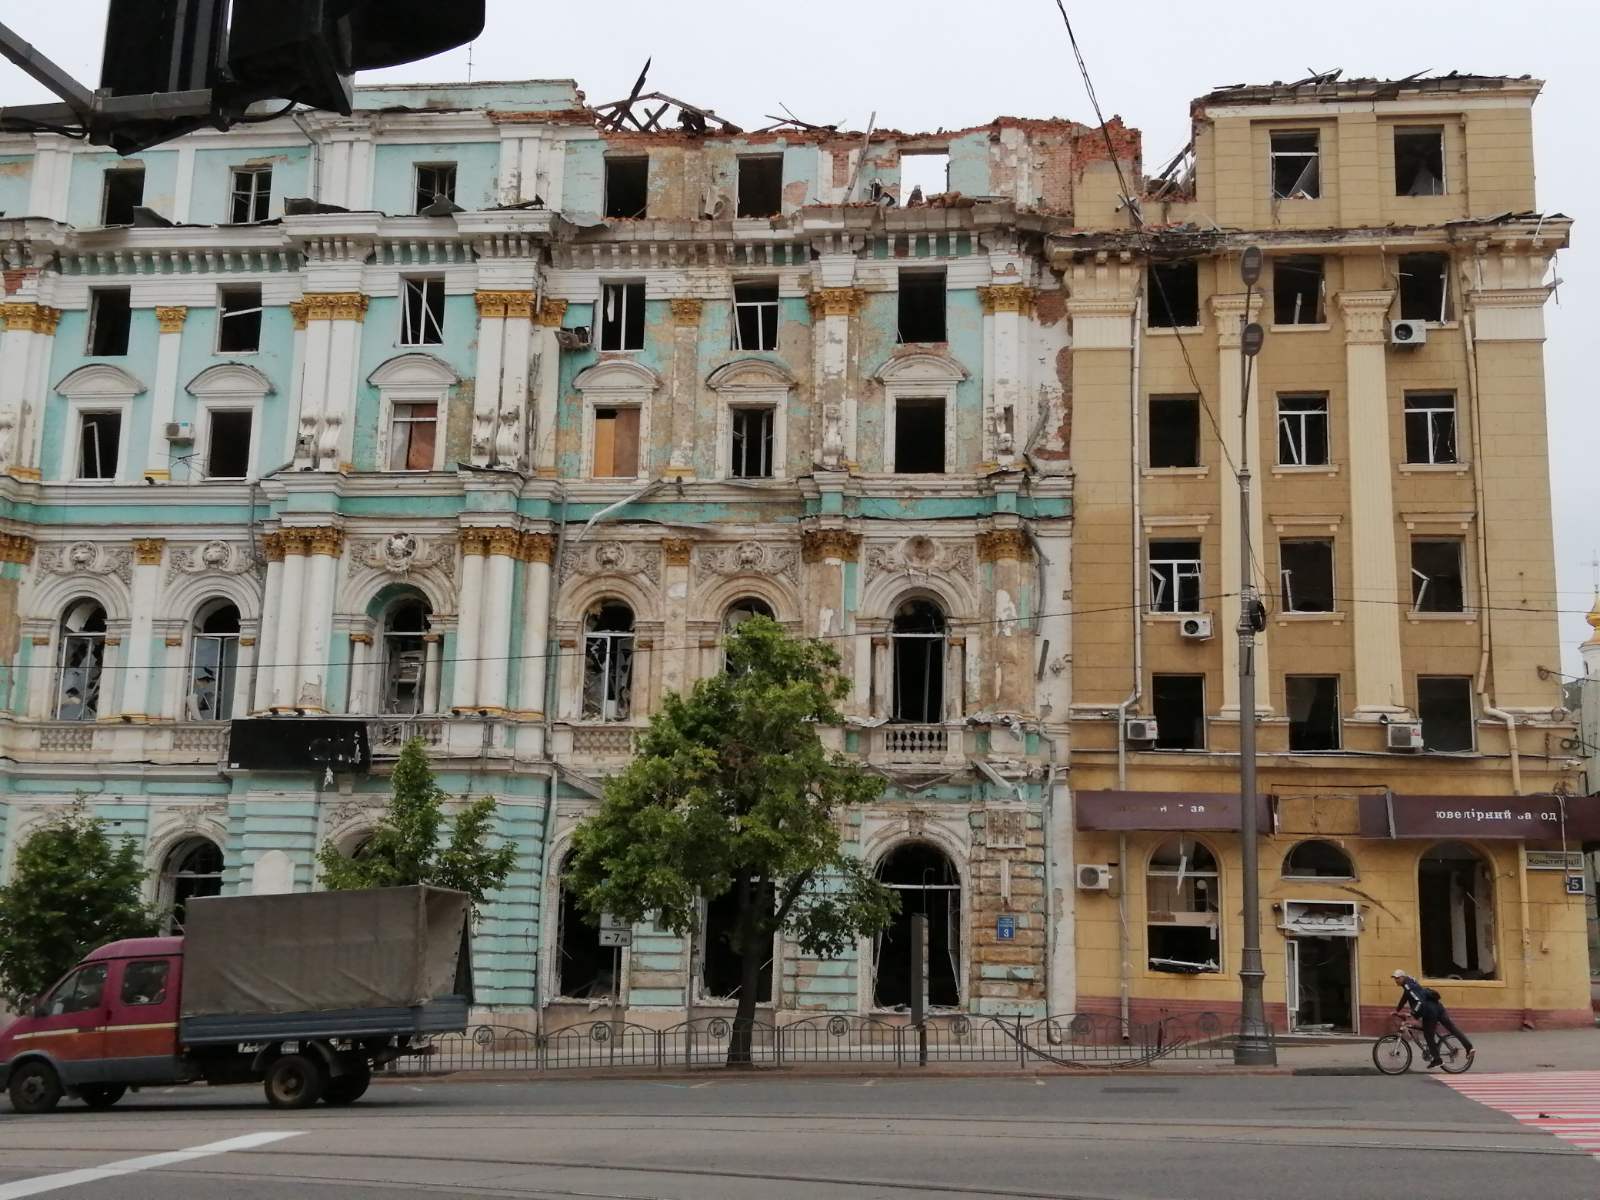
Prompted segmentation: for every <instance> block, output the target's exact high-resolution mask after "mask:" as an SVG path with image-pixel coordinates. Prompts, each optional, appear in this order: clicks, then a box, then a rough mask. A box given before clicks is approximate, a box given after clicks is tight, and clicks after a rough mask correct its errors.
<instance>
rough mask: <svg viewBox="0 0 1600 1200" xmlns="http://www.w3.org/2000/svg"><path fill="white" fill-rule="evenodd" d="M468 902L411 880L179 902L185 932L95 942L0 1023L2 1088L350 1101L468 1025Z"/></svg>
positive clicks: (113, 1098) (81, 1095) (56, 1094)
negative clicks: (215, 1091) (197, 1089)
mask: <svg viewBox="0 0 1600 1200" xmlns="http://www.w3.org/2000/svg"><path fill="white" fill-rule="evenodd" d="M470 914H471V898H470V897H469V896H467V895H466V894H465V893H463V892H456V891H450V890H447V889H444V888H433V887H421V886H418V887H395V888H373V889H369V890H363V891H345V892H302V893H290V894H286V895H273V896H227V897H221V896H218V897H208V898H204V899H194V900H191V901H189V903H188V906H187V909H186V913H185V924H184V929H183V934H182V936H179V937H150V938H134V939H130V940H125V941H119V942H111V943H109V944H108V945H104V946H101V947H100V948H99V949H97V950H94V951H92V952H90V953H89V954H88V955H86V956H85V957H84V959H83V960H82V961H81V962H79V963H78V964H77V965H76V966H74V967H73V968H72V969H71V970H70V971H68V972H67V973H66V974H65V975H63V976H62V977H61V979H60V980H59V981H58V982H57V983H56V984H55V986H54V987H52V988H50V989H49V990H48V991H46V992H44V993H42V994H41V995H40V996H39V997H38V998H37V999H36V1000H35V1001H34V1002H33V1004H31V1005H30V1006H28V1007H27V1009H26V1010H25V1011H24V1013H23V1015H21V1016H20V1017H18V1018H17V1019H16V1020H14V1021H13V1022H12V1023H11V1024H10V1025H8V1026H6V1027H5V1029H3V1030H0V1089H4V1090H5V1091H6V1092H7V1094H8V1095H9V1096H10V1098H11V1106H12V1108H13V1109H14V1110H16V1111H17V1112H19V1113H43V1112H49V1111H50V1110H51V1109H53V1108H55V1107H56V1105H57V1104H59V1103H60V1102H61V1099H62V1097H63V1096H70V1097H73V1098H76V1099H78V1100H81V1101H82V1102H83V1103H84V1104H85V1105H87V1106H88V1107H89V1108H92V1109H105V1108H109V1107H110V1106H111V1105H113V1104H115V1103H116V1102H117V1101H118V1100H120V1099H122V1097H123V1096H124V1095H125V1094H126V1093H127V1091H128V1089H129V1088H136V1089H137V1088H140V1087H152V1086H170V1085H172V1084H187V1083H207V1084H213V1085H220V1084H232V1083H260V1084H262V1086H263V1089H264V1090H265V1092H266V1098H267V1103H268V1104H271V1105H272V1106H273V1107H275V1108H306V1107H309V1106H310V1105H313V1104H315V1103H317V1101H318V1100H321V1101H322V1102H324V1103H326V1104H333V1105H345V1104H353V1103H354V1102H355V1101H356V1100H358V1099H359V1098H360V1097H361V1095H362V1094H363V1093H364V1092H365V1091H366V1090H367V1085H368V1084H369V1083H371V1081H372V1072H373V1070H374V1068H381V1067H382V1066H384V1065H385V1064H387V1063H390V1062H393V1061H394V1060H395V1059H397V1058H400V1057H401V1056H403V1055H408V1054H426V1053H428V1052H429V1051H430V1048H431V1044H432V1039H433V1037H434V1036H436V1035H438V1034H441V1033H451V1032H454V1033H460V1032H463V1031H464V1030H465V1029H466V1027H467V1015H468V1009H469V1007H470V1005H471V1003H472V956H471V944H470V929H471V921H470Z"/></svg>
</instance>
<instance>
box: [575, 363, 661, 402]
mask: <svg viewBox="0 0 1600 1200" xmlns="http://www.w3.org/2000/svg"><path fill="white" fill-rule="evenodd" d="M572 386H573V387H575V388H577V389H578V391H580V392H582V393H583V395H584V396H585V397H587V398H592V399H606V398H613V399H614V398H618V397H621V396H625V395H631V396H635V397H638V396H639V394H640V393H641V392H643V393H646V394H648V393H651V392H654V391H655V390H656V389H657V388H659V387H660V386H661V376H659V375H657V374H656V373H655V372H654V371H652V370H651V369H650V368H649V367H647V366H645V365H643V364H642V363H636V362H633V361H631V360H630V359H613V360H611V361H609V362H599V363H596V364H595V365H594V366H592V367H588V368H586V369H584V370H582V371H579V372H578V377H577V378H576V379H574V380H573V381H572Z"/></svg>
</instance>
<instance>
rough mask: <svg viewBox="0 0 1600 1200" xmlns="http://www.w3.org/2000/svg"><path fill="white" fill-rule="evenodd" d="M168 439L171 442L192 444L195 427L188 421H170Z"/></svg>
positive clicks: (168, 423) (167, 431)
mask: <svg viewBox="0 0 1600 1200" xmlns="http://www.w3.org/2000/svg"><path fill="white" fill-rule="evenodd" d="M166 437H167V441H169V442H192V441H194V426H193V425H192V424H190V423H189V422H188V421H168V422H167V430H166Z"/></svg>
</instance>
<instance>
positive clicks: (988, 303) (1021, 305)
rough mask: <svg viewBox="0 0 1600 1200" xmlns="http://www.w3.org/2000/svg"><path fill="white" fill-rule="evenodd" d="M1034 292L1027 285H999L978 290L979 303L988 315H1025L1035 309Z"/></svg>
mask: <svg viewBox="0 0 1600 1200" xmlns="http://www.w3.org/2000/svg"><path fill="white" fill-rule="evenodd" d="M1033 296H1034V292H1033V289H1032V288H1031V287H1029V286H1028V285H1027V284H1025V283H997V284H994V285H993V286H991V287H980V288H979V289H978V301H979V303H981V304H982V305H983V311H984V312H986V313H1002V312H1010V313H1025V312H1028V311H1030V310H1031V309H1032V308H1033Z"/></svg>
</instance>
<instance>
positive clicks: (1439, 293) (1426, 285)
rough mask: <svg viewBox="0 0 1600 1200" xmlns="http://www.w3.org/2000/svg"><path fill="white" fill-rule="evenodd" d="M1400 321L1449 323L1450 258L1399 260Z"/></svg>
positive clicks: (1408, 256) (1433, 256)
mask: <svg viewBox="0 0 1600 1200" xmlns="http://www.w3.org/2000/svg"><path fill="white" fill-rule="evenodd" d="M1400 317H1401V319H1402V320H1405V321H1434V322H1437V323H1440V324H1443V323H1444V322H1445V321H1448V320H1449V319H1450V256H1449V255H1448V254H1402V255H1401V256H1400Z"/></svg>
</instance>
